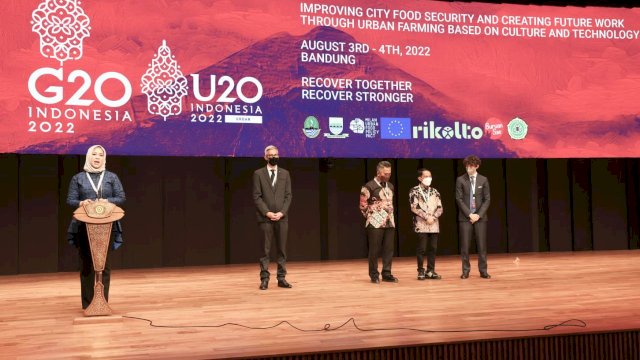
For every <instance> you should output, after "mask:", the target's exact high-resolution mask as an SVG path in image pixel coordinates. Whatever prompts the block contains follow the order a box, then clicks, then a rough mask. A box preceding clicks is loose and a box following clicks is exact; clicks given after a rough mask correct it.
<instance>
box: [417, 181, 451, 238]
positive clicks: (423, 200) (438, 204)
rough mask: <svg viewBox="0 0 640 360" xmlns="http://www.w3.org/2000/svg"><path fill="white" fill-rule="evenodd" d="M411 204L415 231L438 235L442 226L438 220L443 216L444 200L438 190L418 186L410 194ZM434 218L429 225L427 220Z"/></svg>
mask: <svg viewBox="0 0 640 360" xmlns="http://www.w3.org/2000/svg"><path fill="white" fill-rule="evenodd" d="M409 203H410V204H411V212H413V230H414V231H415V232H417V233H438V232H440V225H439V224H438V218H439V217H440V215H442V211H443V209H442V200H441V199H440V193H439V192H438V190H436V189H434V188H432V187H428V188H425V187H424V186H421V185H418V186H416V187H414V188H412V189H411V191H410V192H409ZM429 217H433V218H434V222H433V223H432V224H429V223H428V222H427V219H428V218H429Z"/></svg>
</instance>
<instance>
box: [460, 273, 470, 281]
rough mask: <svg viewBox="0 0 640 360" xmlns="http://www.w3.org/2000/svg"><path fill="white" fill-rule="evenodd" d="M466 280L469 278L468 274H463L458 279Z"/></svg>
mask: <svg viewBox="0 0 640 360" xmlns="http://www.w3.org/2000/svg"><path fill="white" fill-rule="evenodd" d="M468 278H469V273H468V272H463V273H462V275H460V279H468Z"/></svg>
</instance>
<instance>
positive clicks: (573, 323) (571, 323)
mask: <svg viewBox="0 0 640 360" xmlns="http://www.w3.org/2000/svg"><path fill="white" fill-rule="evenodd" d="M122 317H123V318H127V319H134V320H141V321H146V322H148V323H149V326H151V327H157V328H171V329H184V328H221V327H225V326H237V327H241V328H245V329H250V330H269V329H274V328H277V327H279V326H281V325H288V326H289V327H291V328H293V329H295V330H298V331H301V332H321V331H336V330H339V329H341V328H343V327H345V326H346V325H347V324H349V323H351V324H352V325H353V327H354V328H355V329H357V330H359V331H363V332H366V331H398V330H406V331H415V332H423V333H474V332H531V331H550V330H553V329H555V328H557V327H579V328H585V327H587V323H586V322H584V321H582V320H580V319H569V320H565V321H562V322H559V323H557V324H550V325H545V326H544V327H541V328H529V329H467V330H429V329H416V328H410V327H389V328H386V327H385V328H363V327H360V326H358V324H357V323H356V319H355V318H349V319H348V320H347V321H345V322H344V323H342V324H341V325H339V326H337V327H332V326H331V324H324V326H323V327H322V328H319V329H302V328H299V327H297V326H295V325H293V324H292V323H290V322H289V321H287V320H283V321H280V322H279V323H277V324H274V325H270V326H264V327H260V326H248V325H242V324H238V323H232V322H228V323H224V324H219V325H156V324H154V323H153V320H149V319H145V318H141V317H136V316H128V315H123V316H122Z"/></svg>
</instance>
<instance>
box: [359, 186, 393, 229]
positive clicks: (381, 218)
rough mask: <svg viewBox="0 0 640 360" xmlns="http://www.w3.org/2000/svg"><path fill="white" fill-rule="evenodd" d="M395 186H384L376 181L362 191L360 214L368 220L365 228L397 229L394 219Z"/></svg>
mask: <svg viewBox="0 0 640 360" xmlns="http://www.w3.org/2000/svg"><path fill="white" fill-rule="evenodd" d="M393 191H394V190H393V185H392V184H391V183H389V182H387V183H385V184H384V186H382V185H381V184H380V183H378V182H377V181H376V180H375V179H374V180H371V181H369V182H368V183H366V184H364V186H363V187H362V189H360V212H361V213H362V215H363V216H364V218H365V219H366V222H365V226H372V227H374V228H376V229H380V228H395V227H396V224H395V220H394V217H393Z"/></svg>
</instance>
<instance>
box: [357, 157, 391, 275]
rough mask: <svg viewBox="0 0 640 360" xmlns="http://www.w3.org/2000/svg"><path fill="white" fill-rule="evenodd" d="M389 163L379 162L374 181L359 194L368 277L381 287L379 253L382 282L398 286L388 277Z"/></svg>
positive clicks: (389, 233) (389, 263)
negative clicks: (367, 245)
mask: <svg viewBox="0 0 640 360" xmlns="http://www.w3.org/2000/svg"><path fill="white" fill-rule="evenodd" d="M390 178H391V163H389V162H388V161H381V162H379V163H378V166H377V167H376V177H375V178H373V180H371V181H369V182H368V183H366V184H364V186H363V187H362V189H361V190H360V212H361V213H362V215H363V216H364V217H365V219H366V222H365V227H366V229H367V240H368V241H369V277H370V278H371V282H372V283H374V284H379V283H380V278H379V275H380V273H379V272H378V256H379V254H380V251H381V250H382V281H388V282H398V278H396V277H395V276H393V275H391V258H392V257H393V246H394V244H393V242H394V234H395V230H396V229H395V227H396V225H395V222H394V220H393V185H392V184H391V183H389V179H390Z"/></svg>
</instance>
